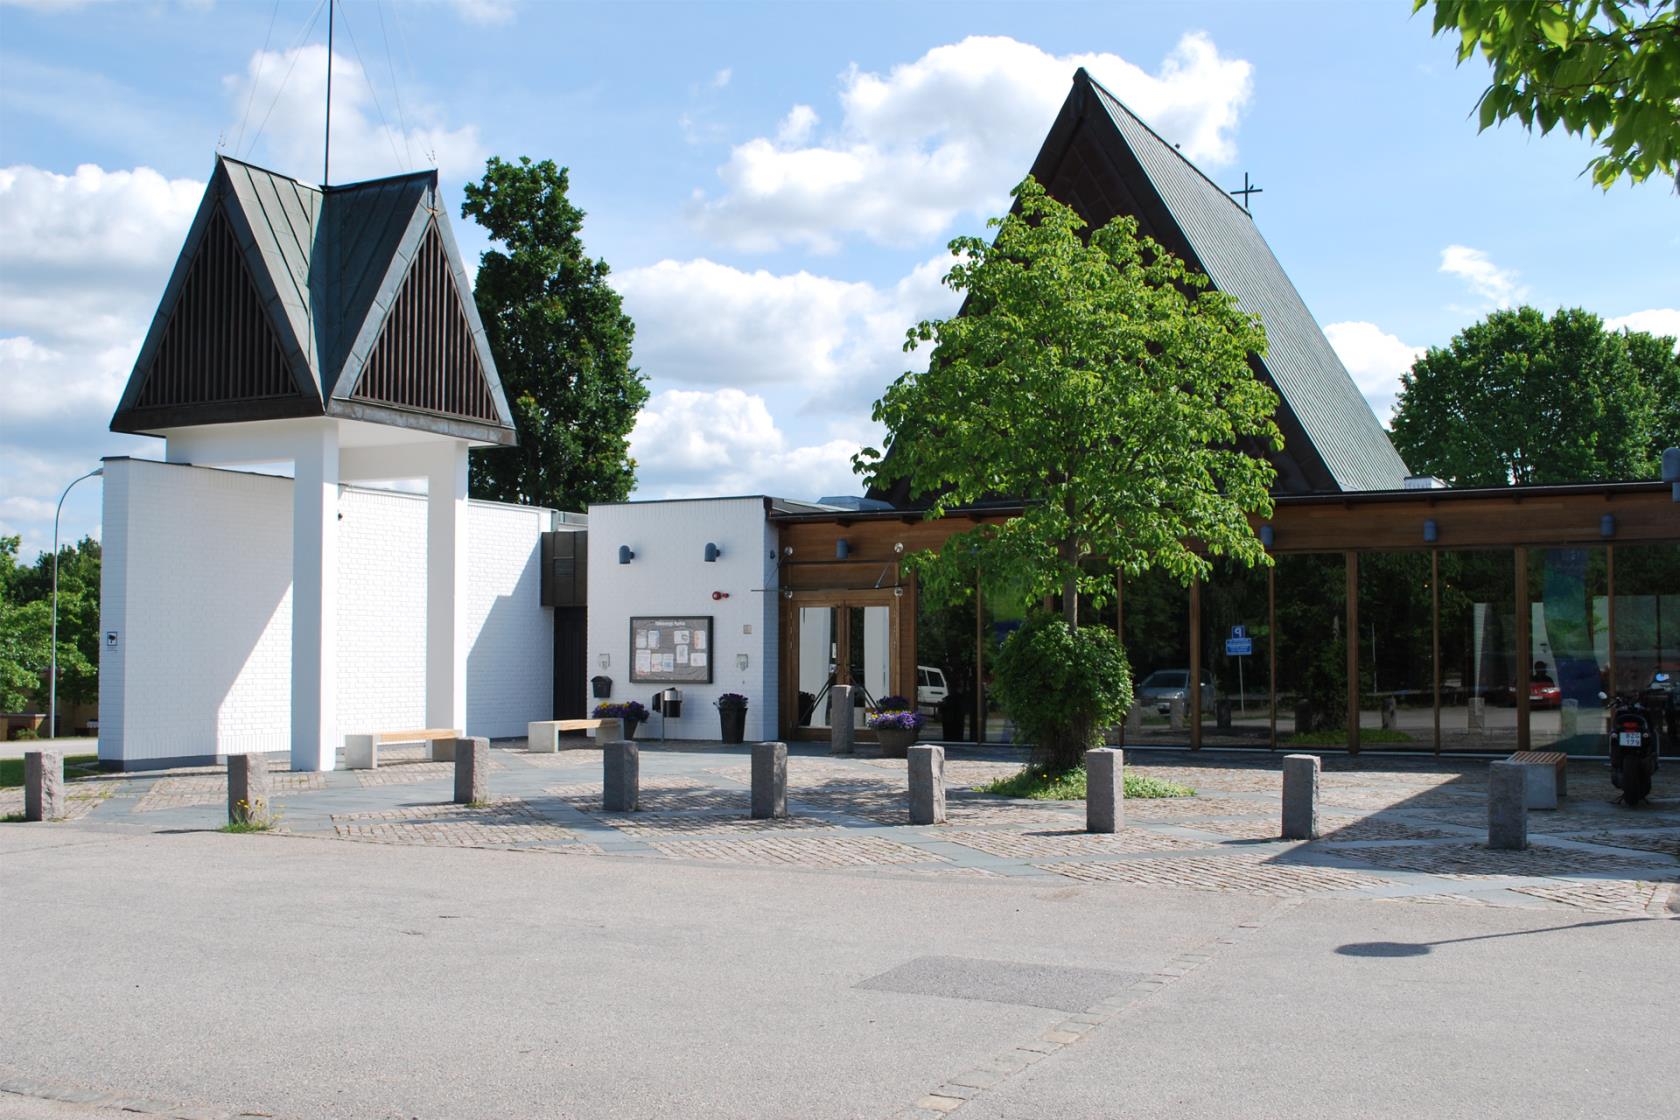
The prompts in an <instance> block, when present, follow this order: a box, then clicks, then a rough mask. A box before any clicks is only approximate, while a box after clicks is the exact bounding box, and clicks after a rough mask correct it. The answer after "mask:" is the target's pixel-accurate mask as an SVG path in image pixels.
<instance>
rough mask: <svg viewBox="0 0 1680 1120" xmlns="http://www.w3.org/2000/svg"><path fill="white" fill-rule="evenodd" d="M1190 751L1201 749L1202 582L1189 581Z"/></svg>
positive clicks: (1196, 580) (1197, 580)
mask: <svg viewBox="0 0 1680 1120" xmlns="http://www.w3.org/2000/svg"><path fill="white" fill-rule="evenodd" d="M1190 749H1191V750H1193V751H1199V750H1201V749H1202V581H1201V580H1199V579H1193V580H1191V581H1190Z"/></svg>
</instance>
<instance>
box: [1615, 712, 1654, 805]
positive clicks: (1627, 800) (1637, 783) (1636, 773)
mask: <svg viewBox="0 0 1680 1120" xmlns="http://www.w3.org/2000/svg"><path fill="white" fill-rule="evenodd" d="M1640 700H1641V697H1639V696H1628V695H1618V696H1617V697H1616V698H1615V700H1614V701H1612V702H1611V705H1610V784H1611V785H1613V786H1615V787H1616V788H1617V789H1619V790H1621V791H1622V798H1621V800H1622V804H1623V805H1626V806H1628V807H1630V808H1631V807H1633V806H1635V805H1638V804H1639V803H1640V802H1641V801H1643V800H1645V799H1646V798H1647V797H1649V796H1650V795H1651V777H1652V775H1654V774H1655V773H1656V772H1657V758H1658V753H1659V750H1660V748H1661V739H1662V731H1661V730H1660V724H1659V723H1658V722H1657V719H1660V718H1661V717H1660V716H1658V717H1657V718H1656V719H1654V718H1653V716H1655V715H1656V713H1652V712H1647V711H1646V710H1645V707H1644V705H1643V704H1641V703H1640Z"/></svg>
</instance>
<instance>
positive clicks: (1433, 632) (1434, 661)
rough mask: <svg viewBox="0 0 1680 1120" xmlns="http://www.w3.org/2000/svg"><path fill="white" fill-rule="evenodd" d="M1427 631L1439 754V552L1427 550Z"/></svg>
mask: <svg viewBox="0 0 1680 1120" xmlns="http://www.w3.org/2000/svg"><path fill="white" fill-rule="evenodd" d="M1429 629H1430V641H1431V643H1432V645H1431V650H1432V652H1431V653H1430V656H1429V665H1430V671H1431V672H1432V673H1433V674H1434V677H1435V685H1434V691H1433V693H1432V695H1433V696H1434V700H1433V707H1434V710H1435V753H1436V754H1440V753H1441V550H1440V549H1438V548H1432V549H1430V550H1429Z"/></svg>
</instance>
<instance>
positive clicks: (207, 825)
mask: <svg viewBox="0 0 1680 1120" xmlns="http://www.w3.org/2000/svg"><path fill="white" fill-rule="evenodd" d="M825 752H826V748H823V747H821V746H820V745H815V744H811V745H808V744H794V745H793V747H792V750H791V751H790V758H789V766H788V802H789V808H790V812H791V815H790V816H789V817H788V818H787V819H785V820H753V819H751V817H750V816H749V810H750V782H751V765H750V761H749V758H748V756H747V753H746V748H744V747H733V748H731V747H724V746H721V745H694V744H681V745H678V744H667V745H660V744H656V743H645V744H642V752H641V772H642V782H641V809H640V811H638V812H635V813H608V812H605V811H603V809H602V806H601V792H602V787H601V781H600V767H601V755H600V752H599V751H598V750H591V749H583V750H568V751H562V752H560V753H558V754H552V755H550V754H542V755H531V754H527V753H525V751H524V750H523V743H522V742H518V741H513V742H504V743H498V744H496V745H495V748H494V749H493V750H492V752H491V753H492V756H493V759H494V761H493V763H492V771H493V773H492V777H491V791H492V798H493V800H492V802H491V803H490V804H487V805H482V806H467V805H452V804H449V801H450V796H451V782H452V779H453V766H452V765H451V764H448V763H433V762H430V761H428V760H427V758H426V755H425V750H424V748H423V747H398V748H395V749H393V750H391V751H389V752H386V753H383V754H382V756H381V762H382V765H381V767H380V768H379V769H378V770H372V771H353V772H345V771H336V772H332V773H327V774H292V773H276V774H275V775H274V778H275V785H276V797H275V801H276V810H277V812H278V813H279V815H280V819H281V828H282V829H283V830H284V831H287V832H291V833H298V834H305V835H317V836H322V837H326V838H332V839H338V840H346V841H355V842H362V843H379V844H397V845H416V846H432V847H444V848H501V849H513V848H520V849H535V850H539V851H547V852H555V853H565V854H573V855H584V856H591V857H598V858H606V859H613V858H638V859H655V860H673V861H685V862H695V863H704V864H713V865H715V864H738V865H742V866H749V867H752V866H757V867H764V866H776V867H797V868H805V869H809V870H811V871H814V872H818V873H822V872H836V871H843V872H848V873H854V874H885V875H906V874H908V875H935V876H958V877H964V878H973V879H976V880H985V879H997V878H1021V877H1026V878H1035V879H1038V880H1040V881H1045V882H1049V883H1054V882H1056V881H1058V880H1061V881H1064V882H1065V881H1067V880H1074V881H1078V882H1083V883H1103V882H1114V883H1128V884H1135V885H1140V886H1147V887H1157V886H1158V887H1179V888H1185V889H1192V890H1203V891H1206V890H1216V891H1230V892H1238V893H1244V892H1246V893H1252V894H1256V895H1260V896H1283V897H1296V896H1303V895H1309V894H1340V895H1359V896H1366V897H1375V898H1387V899H1393V900H1395V901H1415V902H1420V903H1424V904H1450V905H1477V906H1512V907H1528V908H1533V907H1540V908H1551V909H1562V908H1569V909H1578V910H1586V911H1597V912H1615V913H1635V912H1645V911H1647V910H1648V909H1649V908H1650V907H1652V906H1660V905H1666V900H1667V899H1668V898H1669V897H1671V894H1672V890H1671V888H1672V887H1673V886H1674V884H1676V883H1680V766H1677V767H1665V768H1664V770H1662V771H1660V772H1659V775H1658V783H1657V788H1656V790H1655V791H1654V793H1653V798H1652V802H1651V804H1650V805H1649V806H1647V807H1642V808H1640V809H1639V810H1637V811H1630V810H1627V809H1625V808H1623V807H1621V806H1618V805H1613V804H1611V803H1610V802H1611V800H1612V798H1613V794H1614V791H1613V790H1611V789H1610V787H1609V783H1608V780H1607V773H1606V771H1605V770H1604V768H1603V765H1602V763H1593V762H1580V763H1576V764H1574V765H1573V766H1572V767H1571V774H1570V788H1571V791H1572V793H1573V796H1572V797H1571V798H1570V799H1569V800H1568V801H1567V802H1566V803H1565V805H1564V806H1563V807H1562V808H1561V809H1559V810H1558V811H1556V812H1549V813H1541V812H1536V813H1533V814H1531V815H1530V818H1529V828H1530V832H1531V836H1532V838H1533V841H1534V843H1533V846H1532V847H1531V848H1530V849H1529V850H1528V851H1525V852H1492V851H1489V850H1487V849H1486V848H1485V847H1483V846H1482V844H1481V840H1482V838H1483V837H1484V836H1485V828H1486V810H1485V797H1486V792H1485V790H1486V766H1485V764H1484V763H1474V762H1467V761H1465V760H1462V759H1451V760H1434V759H1428V758H1418V759H1395V758H1359V759H1350V758H1346V757H1342V756H1328V757H1327V758H1326V759H1325V770H1324V776H1323V798H1322V800H1323V807H1324V808H1323V813H1324V817H1323V820H1324V835H1323V836H1322V837H1321V839H1319V840H1318V841H1314V842H1308V843H1297V842H1291V843H1284V842H1282V841H1281V840H1279V834H1280V831H1281V830H1280V820H1279V803H1278V798H1279V790H1280V776H1279V768H1280V758H1281V756H1278V755H1271V754H1248V755H1238V754H1232V753H1229V752H1227V753H1224V754H1219V753H1209V754H1206V755H1199V756H1198V755H1191V754H1189V753H1187V752H1182V751H1180V752H1162V751H1156V752H1151V751H1146V750H1137V749H1134V750H1130V751H1128V754H1127V767H1128V770H1129V771H1130V772H1132V773H1138V774H1143V775H1147V776H1150V777H1154V778H1160V779H1163V780H1166V781H1171V782H1174V783H1177V784H1180V785H1186V786H1189V787H1191V788H1193V789H1194V790H1196V795H1195V796H1193V797H1187V798H1176V799H1159V800H1132V801H1131V802H1129V803H1128V805H1127V806H1126V809H1127V827H1126V828H1124V829H1122V830H1121V831H1120V832H1118V833H1115V834H1113V835H1111V836H1094V835H1090V834H1087V833H1085V831H1084V806H1083V804H1082V803H1078V802H1050V801H1042V802H1041V801H1021V800H1010V799H1005V798H998V797H993V796H989V795H984V794H979V793H975V792H972V791H973V790H974V789H975V788H976V787H978V786H983V785H985V784H986V783H988V782H991V781H993V780H995V779H997V778H999V777H1003V776H1007V775H1009V774H1012V773H1014V772H1015V771H1016V770H1017V769H1018V768H1019V767H1020V765H1021V764H1022V762H1023V760H1024V756H1023V755H1022V754H1021V753H1020V752H1017V751H1010V750H987V751H983V752H981V751H974V750H964V749H962V748H953V749H952V752H951V753H952V756H953V757H952V758H951V759H950V760H949V761H948V763H947V788H948V790H949V799H948V815H949V823H947V824H945V825H940V826H928V827H911V826H910V825H909V820H908V797H907V791H906V769H905V767H906V764H905V762H904V761H903V760H899V759H851V758H833V757H830V756H828V755H827V754H826V753H825ZM225 791H226V773H225V770H224V769H221V768H203V767H201V768H196V769H184V770H176V771H165V772H161V773H149V774H135V775H112V774H100V775H96V776H88V777H80V778H74V779H72V780H71V781H70V782H69V783H68V794H69V801H68V804H69V805H70V806H71V810H72V814H73V815H74V816H79V817H83V818H86V819H88V820H90V821H93V822H95V823H96V824H99V825H101V826H105V825H109V826H112V827H118V828H121V827H132V828H139V829H144V830H147V831H152V830H172V831H174V830H181V829H195V828H196V829H214V828H218V827H220V826H221V824H222V808H223V803H224V801H225V797H226V792H225ZM12 800H16V801H17V803H18V807H19V808H21V803H22V795H21V791H15V790H4V791H0V813H3V812H5V811H6V806H7V805H8V804H10V802H11V801H12ZM1665 892H1668V893H1665Z"/></svg>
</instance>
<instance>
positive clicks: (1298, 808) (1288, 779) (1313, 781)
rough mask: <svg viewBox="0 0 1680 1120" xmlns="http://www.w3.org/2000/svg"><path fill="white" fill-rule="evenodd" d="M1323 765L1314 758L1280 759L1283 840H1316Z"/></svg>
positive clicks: (1296, 756)
mask: <svg viewBox="0 0 1680 1120" xmlns="http://www.w3.org/2000/svg"><path fill="white" fill-rule="evenodd" d="M1323 768H1324V763H1323V762H1322V761H1321V760H1320V759H1319V757H1318V756H1317V755H1316V754H1286V755H1284V756H1283V838H1284V839H1285V840H1317V839H1318V776H1319V773H1320V772H1321V771H1322V770H1323Z"/></svg>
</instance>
